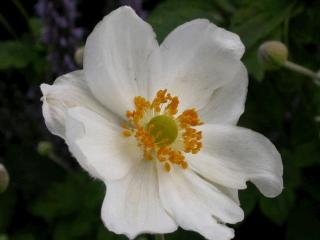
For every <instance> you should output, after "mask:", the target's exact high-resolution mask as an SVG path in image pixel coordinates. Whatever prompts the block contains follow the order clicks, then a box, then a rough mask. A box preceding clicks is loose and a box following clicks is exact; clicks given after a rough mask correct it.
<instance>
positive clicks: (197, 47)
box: [153, 19, 244, 109]
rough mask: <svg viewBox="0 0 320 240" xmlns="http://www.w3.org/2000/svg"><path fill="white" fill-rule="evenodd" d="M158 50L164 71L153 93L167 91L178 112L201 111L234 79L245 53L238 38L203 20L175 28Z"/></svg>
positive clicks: (154, 86)
mask: <svg viewBox="0 0 320 240" xmlns="http://www.w3.org/2000/svg"><path fill="white" fill-rule="evenodd" d="M160 49H161V58H162V65H163V71H162V75H161V78H160V79H159V81H157V82H156V83H155V84H154V85H153V92H155V91H157V89H161V88H168V90H169V92H171V93H172V94H173V95H177V96H179V99H180V100H181V109H186V108H193V107H194V108H197V109H201V108H202V107H204V106H205V105H206V104H207V102H208V101H209V99H210V96H211V95H212V93H213V91H214V90H216V89H218V88H220V87H222V86H224V85H226V84H228V83H229V82H231V81H232V80H233V79H234V77H235V74H236V73H237V72H238V71H239V69H240V67H241V61H240V58H241V56H242V54H243V52H244V46H243V44H242V42H241V41H240V38H239V36H238V35H236V34H234V33H231V32H228V31H226V30H224V29H222V28H219V27H217V26H216V25H214V24H212V23H210V22H209V21H208V20H204V19H197V20H194V21H191V22H188V23H185V24H183V25H181V26H179V27H178V28H176V29H175V30H174V31H173V32H171V33H170V34H169V35H168V36H167V38H166V39H165V40H164V42H163V43H162V44H161V46H160Z"/></svg>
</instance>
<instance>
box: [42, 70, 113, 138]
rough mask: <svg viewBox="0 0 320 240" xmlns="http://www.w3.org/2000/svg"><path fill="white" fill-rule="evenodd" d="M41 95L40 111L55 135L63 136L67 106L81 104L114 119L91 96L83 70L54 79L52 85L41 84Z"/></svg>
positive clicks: (109, 118) (111, 119)
mask: <svg viewBox="0 0 320 240" xmlns="http://www.w3.org/2000/svg"><path fill="white" fill-rule="evenodd" d="M40 88H41V91H42V94H43V97H42V100H43V105H42V112H43V116H44V119H45V123H46V125H47V127H48V129H49V130H50V131H51V132H52V133H53V134H55V135H58V136H60V137H61V138H65V115H66V111H67V110H68V109H69V108H72V107H76V106H83V107H86V108H88V109H91V110H92V111H95V112H98V113H99V114H101V115H103V116H104V117H105V118H106V119H108V120H110V121H115V117H114V116H113V114H111V113H110V112H108V111H107V110H106V109H105V108H104V107H102V105H100V103H99V102H97V101H96V100H95V99H94V97H93V96H92V94H91V92H90V89H89V88H88V86H87V84H86V82H85V80H84V74H83V71H81V70H79V71H74V72H72V73H68V74H65V75H63V76H61V77H59V78H57V79H56V80H55V82H54V83H53V85H48V84H41V86H40Z"/></svg>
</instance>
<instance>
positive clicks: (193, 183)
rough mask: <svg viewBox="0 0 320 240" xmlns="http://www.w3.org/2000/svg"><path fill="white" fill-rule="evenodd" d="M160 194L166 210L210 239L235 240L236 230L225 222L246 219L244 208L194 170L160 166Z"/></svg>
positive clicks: (182, 224) (177, 220)
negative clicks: (233, 239)
mask: <svg viewBox="0 0 320 240" xmlns="http://www.w3.org/2000/svg"><path fill="white" fill-rule="evenodd" d="M158 175H159V186H160V197H161V201H162V203H163V205H164V206H165V208H166V210H167V211H168V212H169V213H170V214H171V215H172V216H173V218H174V219H175V220H176V222H177V223H178V225H179V226H181V227H182V228H184V229H186V230H193V231H197V232H199V233H200V234H202V235H203V236H204V237H205V238H207V239H214V240H220V239H221V240H222V239H231V238H232V237H233V236H234V233H233V230H232V229H230V228H228V227H226V226H225V225H224V224H221V223H224V222H228V223H236V222H239V221H241V220H242V219H243V211H242V209H241V208H240V207H239V206H238V204H237V203H235V202H234V201H233V200H231V199H230V198H229V197H228V196H226V195H225V194H223V193H222V192H221V191H220V190H219V189H218V188H216V187H215V186H214V185H212V184H210V183H208V182H207V181H205V180H203V179H202V178H200V177H199V176H198V175H196V174H195V173H193V172H192V171H191V170H182V169H180V168H179V167H173V168H172V169H171V171H170V172H165V171H164V170H163V169H162V168H159V171H158Z"/></svg>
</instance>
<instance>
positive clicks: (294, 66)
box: [283, 61, 320, 80]
mask: <svg viewBox="0 0 320 240" xmlns="http://www.w3.org/2000/svg"><path fill="white" fill-rule="evenodd" d="M283 66H284V67H285V68H287V69H289V70H291V71H294V72H297V73H300V74H303V75H305V76H308V77H310V78H312V79H316V80H320V76H319V75H317V74H316V73H315V72H314V71H312V70H310V69H308V68H306V67H303V66H301V65H298V64H296V63H293V62H290V61H286V62H285V63H284V65H283Z"/></svg>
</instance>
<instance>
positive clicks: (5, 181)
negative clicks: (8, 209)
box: [0, 163, 9, 193]
mask: <svg viewBox="0 0 320 240" xmlns="http://www.w3.org/2000/svg"><path fill="white" fill-rule="evenodd" d="M8 185H9V174H8V172H7V169H6V168H5V167H4V166H3V165H2V164H1V163H0V193H3V192H4V191H5V190H6V189H7V188H8Z"/></svg>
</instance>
